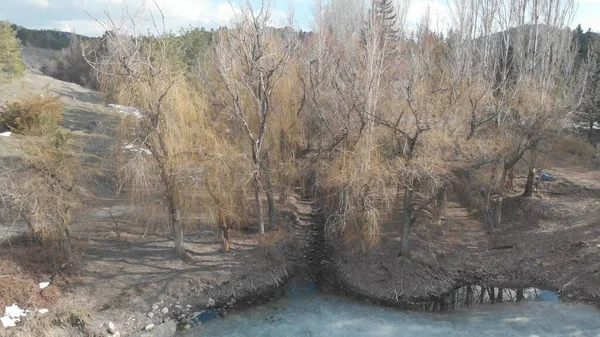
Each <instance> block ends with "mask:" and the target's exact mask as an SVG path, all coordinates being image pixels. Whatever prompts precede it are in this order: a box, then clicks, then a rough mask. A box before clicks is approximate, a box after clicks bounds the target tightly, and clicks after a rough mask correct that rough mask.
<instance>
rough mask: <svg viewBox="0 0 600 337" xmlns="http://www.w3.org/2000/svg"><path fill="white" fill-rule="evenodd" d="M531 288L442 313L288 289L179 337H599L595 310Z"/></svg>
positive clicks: (599, 315)
mask: <svg viewBox="0 0 600 337" xmlns="http://www.w3.org/2000/svg"><path fill="white" fill-rule="evenodd" d="M531 289H532V288H531ZM531 289H530V290H528V291H525V295H524V296H525V299H522V298H521V300H520V302H518V303H517V302H508V301H505V302H503V303H498V304H485V303H484V304H481V305H476V306H473V307H469V308H467V307H458V308H457V309H455V310H451V311H441V312H417V311H403V310H398V309H394V308H388V307H381V306H375V305H371V304H368V303H364V302H358V301H356V300H352V299H348V298H344V297H339V296H333V295H325V294H322V293H320V292H318V291H315V292H311V293H303V294H295V295H294V294H291V295H288V296H286V297H285V298H283V299H280V300H277V301H274V302H271V303H269V304H266V305H263V306H259V307H254V308H251V309H247V310H242V311H238V312H233V313H231V314H229V315H228V316H226V318H217V319H215V320H212V321H210V322H206V323H205V324H204V325H200V326H197V327H194V328H192V329H190V330H187V331H185V332H183V333H181V334H180V335H179V336H185V337H203V336H231V337H236V336H253V337H254V336H273V337H275V336H277V337H282V336H303V337H304V336H330V337H336V336H344V337H353V336H443V337H450V336H502V337H509V336H526V337H535V336H539V337H547V336H600V311H599V310H597V309H596V308H594V307H592V306H588V305H583V304H571V303H564V302H559V301H558V297H557V296H556V294H554V293H552V292H547V291H539V290H537V289H533V290H531ZM504 291H505V292H506V293H505V294H504V298H505V299H506V298H508V297H510V291H508V290H504ZM455 298H456V297H455Z"/></svg>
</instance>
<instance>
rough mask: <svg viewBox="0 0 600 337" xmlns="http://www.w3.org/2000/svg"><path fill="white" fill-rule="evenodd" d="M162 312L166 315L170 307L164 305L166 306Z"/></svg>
mask: <svg viewBox="0 0 600 337" xmlns="http://www.w3.org/2000/svg"><path fill="white" fill-rule="evenodd" d="M160 312H162V313H163V314H164V315H166V314H167V313H168V312H169V308H167V307H164V308H162V310H161V311H160Z"/></svg>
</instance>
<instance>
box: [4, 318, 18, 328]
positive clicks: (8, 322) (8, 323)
mask: <svg viewBox="0 0 600 337" xmlns="http://www.w3.org/2000/svg"><path fill="white" fill-rule="evenodd" d="M0 321H1V322H2V326H3V327H5V328H12V327H13V326H17V324H16V322H15V320H14V319H12V318H10V317H8V316H2V317H0Z"/></svg>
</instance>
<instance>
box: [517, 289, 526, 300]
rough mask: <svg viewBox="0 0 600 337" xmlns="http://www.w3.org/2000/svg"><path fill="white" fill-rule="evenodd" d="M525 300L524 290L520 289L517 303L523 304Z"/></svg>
mask: <svg viewBox="0 0 600 337" xmlns="http://www.w3.org/2000/svg"><path fill="white" fill-rule="evenodd" d="M524 299H525V296H523V289H518V290H517V302H521V301H523V300H524Z"/></svg>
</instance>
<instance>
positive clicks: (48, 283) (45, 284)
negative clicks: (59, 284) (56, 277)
mask: <svg viewBox="0 0 600 337" xmlns="http://www.w3.org/2000/svg"><path fill="white" fill-rule="evenodd" d="M39 285H40V289H44V288H47V287H48V286H49V285H50V282H40V284H39Z"/></svg>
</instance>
